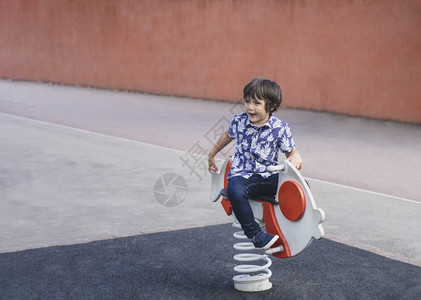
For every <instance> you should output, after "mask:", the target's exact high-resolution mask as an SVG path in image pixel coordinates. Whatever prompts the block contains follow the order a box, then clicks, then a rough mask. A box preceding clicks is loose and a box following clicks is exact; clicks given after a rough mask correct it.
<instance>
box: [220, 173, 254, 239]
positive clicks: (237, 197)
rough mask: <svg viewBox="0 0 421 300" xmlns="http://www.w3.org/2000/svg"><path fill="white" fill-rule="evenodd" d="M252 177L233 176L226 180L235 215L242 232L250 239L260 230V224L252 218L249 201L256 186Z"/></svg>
mask: <svg viewBox="0 0 421 300" xmlns="http://www.w3.org/2000/svg"><path fill="white" fill-rule="evenodd" d="M253 177H254V176H252V177H250V178H249V179H246V178H243V177H241V176H236V177H233V178H231V179H230V180H229V182H228V190H227V193H228V199H229V200H230V202H231V206H232V210H233V211H234V214H235V217H236V218H237V220H238V222H240V224H241V228H242V229H243V231H244V234H245V235H246V236H247V237H248V238H250V239H251V238H252V237H253V236H254V235H255V234H256V233H257V232H259V231H260V226H259V224H257V223H256V221H255V220H254V215H253V210H252V209H251V206H250V202H249V198H250V197H251V196H252V195H253V192H254V189H255V188H256V182H255V180H254V179H255V178H253Z"/></svg>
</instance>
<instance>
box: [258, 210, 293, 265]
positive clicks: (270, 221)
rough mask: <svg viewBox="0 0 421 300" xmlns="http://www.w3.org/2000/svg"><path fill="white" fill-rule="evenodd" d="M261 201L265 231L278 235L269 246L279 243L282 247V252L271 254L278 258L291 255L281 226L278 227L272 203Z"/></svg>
mask: <svg viewBox="0 0 421 300" xmlns="http://www.w3.org/2000/svg"><path fill="white" fill-rule="evenodd" d="M261 203H262V204H263V220H264V221H265V224H266V232H269V233H271V234H277V235H279V239H278V240H277V241H276V243H275V244H274V245H273V246H272V247H271V248H275V247H278V246H279V245H281V246H282V247H283V248H284V250H283V251H282V252H278V253H274V254H273V256H275V257H278V258H286V257H291V251H290V249H289V246H288V243H287V240H286V239H285V237H284V235H283V234H282V231H281V228H280V227H279V224H278V221H277V219H276V215H275V209H274V207H273V205H272V204H270V203H268V202H261Z"/></svg>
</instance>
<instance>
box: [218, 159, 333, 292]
mask: <svg viewBox="0 0 421 300" xmlns="http://www.w3.org/2000/svg"><path fill="white" fill-rule="evenodd" d="M231 165H232V158H231V157H228V158H227V159H226V160H225V162H224V164H223V165H222V167H221V168H220V170H219V172H214V173H213V174H212V185H211V192H210V198H211V200H212V201H213V202H216V201H218V200H219V199H220V198H222V200H221V204H222V206H223V208H224V210H225V212H226V214H227V215H232V216H233V218H234V223H233V224H232V225H233V227H235V228H239V229H241V226H240V224H239V222H238V221H237V219H236V218H235V215H234V214H233V211H232V207H231V203H230V202H229V200H228V196H227V186H228V180H227V175H228V171H229V170H230V168H231ZM267 171H269V172H274V171H279V181H278V187H277V193H276V195H275V196H268V195H258V196H256V197H255V198H254V199H249V201H250V205H251V208H252V210H253V214H254V218H255V219H256V222H257V223H258V224H259V225H260V227H261V228H262V230H266V232H269V233H271V234H277V235H278V236H279V239H278V240H277V241H276V242H275V244H274V245H273V246H272V247H271V248H270V249H268V250H266V251H265V254H256V253H240V254H237V255H235V256H234V260H236V261H238V262H240V263H249V262H254V261H260V260H261V261H263V262H264V263H265V264H264V265H251V264H240V265H237V266H235V267H234V270H235V271H236V272H238V273H240V274H239V275H236V276H234V277H233V280H234V288H235V289H237V290H239V291H245V292H257V291H264V290H268V289H270V288H271V287H272V283H271V282H270V281H269V279H270V277H271V276H272V272H271V271H270V270H269V267H270V266H271V265H272V261H271V259H270V258H269V255H272V256H274V257H277V258H287V257H292V256H295V255H297V254H299V253H301V252H302V251H303V250H304V249H306V248H307V247H308V246H309V245H310V244H311V242H312V241H313V239H320V238H322V237H323V235H324V231H323V228H322V225H321V223H322V222H323V221H324V219H325V213H324V211H323V210H322V209H320V208H317V206H316V203H315V202H314V199H313V195H312V194H311V191H310V188H309V186H308V184H307V182H306V181H305V179H304V177H303V176H302V175H301V174H300V173H299V172H298V170H297V169H296V168H295V167H294V166H293V165H292V164H291V163H290V162H289V161H287V160H282V161H281V162H280V164H279V165H277V166H269V167H267ZM234 237H235V238H237V239H239V240H245V241H244V242H239V243H236V244H235V245H234V249H236V250H238V251H252V250H255V248H254V245H253V243H251V242H250V241H246V240H248V238H247V237H246V236H245V234H244V232H243V231H242V230H240V231H237V232H235V233H234Z"/></svg>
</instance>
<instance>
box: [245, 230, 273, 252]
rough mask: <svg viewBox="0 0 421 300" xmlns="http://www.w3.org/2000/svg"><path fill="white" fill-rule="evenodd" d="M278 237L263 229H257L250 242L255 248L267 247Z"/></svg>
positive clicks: (264, 248)
mask: <svg viewBox="0 0 421 300" xmlns="http://www.w3.org/2000/svg"><path fill="white" fill-rule="evenodd" d="M278 239H279V235H273V234H270V233H266V232H263V231H259V232H258V233H256V234H255V235H254V236H253V237H252V238H251V242H252V243H253V244H254V247H255V248H256V249H263V250H267V249H269V248H270V247H271V246H272V245H273V244H275V242H276V241H277V240H278Z"/></svg>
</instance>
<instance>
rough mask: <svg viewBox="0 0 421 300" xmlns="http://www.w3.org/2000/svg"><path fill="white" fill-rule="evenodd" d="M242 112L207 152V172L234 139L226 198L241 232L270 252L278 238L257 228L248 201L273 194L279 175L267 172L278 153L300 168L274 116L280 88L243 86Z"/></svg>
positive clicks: (257, 83) (260, 83) (264, 82)
mask: <svg viewBox="0 0 421 300" xmlns="http://www.w3.org/2000/svg"><path fill="white" fill-rule="evenodd" d="M243 97H244V104H245V111H246V112H245V113H243V114H236V115H234V117H233V119H232V121H231V124H230V127H229V129H228V131H226V132H224V133H223V134H222V135H221V137H220V138H219V139H218V141H217V142H216V143H215V145H214V146H213V148H212V149H211V151H210V152H209V160H208V164H209V166H208V169H209V172H210V173H213V172H214V171H217V170H218V167H217V166H216V163H215V155H216V154H217V153H218V152H219V151H220V150H222V149H223V148H224V147H225V146H227V145H228V144H229V143H230V142H231V141H232V140H233V139H236V140H237V146H236V148H235V155H234V158H233V163H232V167H231V170H230V172H229V173H228V179H229V183H228V190H227V192H228V198H229V200H230V202H231V205H232V209H233V211H234V214H235V216H236V218H237V220H238V221H239V222H240V224H241V227H242V229H243V230H244V233H245V234H246V236H247V237H248V238H250V239H251V241H252V242H253V244H254V246H255V247H256V248H259V249H269V248H270V247H271V246H272V245H273V244H274V243H275V242H276V240H277V239H278V238H279V236H277V235H273V234H270V233H265V232H263V231H262V230H261V229H260V226H259V225H258V224H257V223H256V221H255V220H254V216H253V211H252V209H251V207H250V203H249V200H248V199H250V198H253V197H254V196H256V195H258V194H270V195H275V194H276V189H277V185H278V176H279V175H278V173H270V172H267V171H266V167H267V166H271V165H277V164H278V153H279V151H282V152H283V153H285V155H286V157H287V159H288V160H289V161H290V162H291V163H292V164H293V165H294V166H295V167H296V168H297V169H298V170H299V169H301V167H302V165H303V161H302V159H301V155H300V153H299V152H298V151H297V149H296V148H295V143H294V140H293V138H292V134H291V130H290V128H289V126H288V124H287V123H285V122H283V121H281V120H279V119H278V118H276V117H274V116H273V115H272V113H273V112H274V111H276V110H277V109H278V107H279V105H280V104H281V102H282V91H281V88H280V87H279V85H278V84H277V83H276V82H274V81H271V80H268V79H264V78H255V79H253V80H251V81H250V82H249V83H248V84H246V86H245V87H244V91H243Z"/></svg>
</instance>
